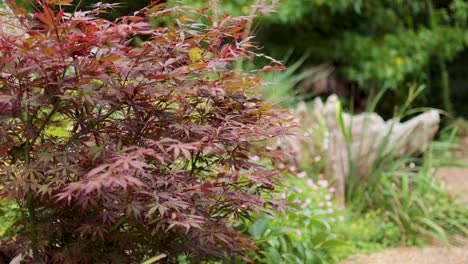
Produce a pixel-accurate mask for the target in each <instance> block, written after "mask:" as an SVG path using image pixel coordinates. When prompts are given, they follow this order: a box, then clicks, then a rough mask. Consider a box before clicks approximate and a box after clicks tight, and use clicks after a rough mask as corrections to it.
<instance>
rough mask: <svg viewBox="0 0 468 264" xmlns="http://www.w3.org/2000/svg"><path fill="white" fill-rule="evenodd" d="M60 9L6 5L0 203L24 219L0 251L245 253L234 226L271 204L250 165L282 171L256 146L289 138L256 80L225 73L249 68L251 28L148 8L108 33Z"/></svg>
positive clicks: (116, 258)
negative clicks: (244, 64)
mask: <svg viewBox="0 0 468 264" xmlns="http://www.w3.org/2000/svg"><path fill="white" fill-rule="evenodd" d="M70 2H71V1H70V0H61V1H60V0H55V1H39V2H38V3H37V4H36V6H38V7H40V8H39V11H36V12H35V13H28V12H27V11H26V10H25V9H23V8H20V7H18V6H16V5H14V4H13V2H12V1H11V2H10V6H11V8H12V9H13V12H14V14H15V19H13V20H11V21H7V20H6V19H7V18H8V16H3V18H2V19H3V21H0V24H2V23H3V24H2V25H3V26H4V27H3V28H6V27H7V25H8V26H11V27H12V28H15V30H13V31H12V30H3V31H1V32H0V142H1V144H0V186H1V187H0V188H1V190H0V195H1V197H3V198H9V199H11V200H16V201H17V202H18V203H19V204H20V206H21V207H22V208H24V214H25V217H24V218H22V219H21V220H20V221H18V223H17V227H18V228H19V230H21V232H20V233H19V234H18V236H17V237H16V238H15V239H13V240H11V241H9V242H8V243H6V244H4V246H5V245H9V246H11V247H12V249H14V250H16V252H17V253H19V252H23V253H25V254H26V255H29V256H30V257H29V258H30V259H31V261H32V262H34V263H38V262H46V263H101V262H102V261H103V260H104V262H106V263H107V262H109V263H114V262H115V263H131V262H134V261H141V260H142V259H144V258H147V257H151V256H153V255H156V254H160V253H164V254H167V255H168V257H167V258H165V260H166V261H167V262H171V261H174V259H176V258H177V256H178V255H180V254H185V255H186V256H188V258H189V259H191V260H195V261H199V260H202V259H213V258H214V259H216V258H222V257H225V256H232V255H236V254H241V253H242V252H243V251H245V250H247V249H251V248H252V243H251V240H250V239H249V238H248V237H246V236H243V235H241V234H239V233H238V232H236V231H235V230H234V228H233V227H232V224H233V220H235V219H240V218H248V217H249V216H250V215H251V214H252V213H255V212H260V211H264V210H267V209H268V208H273V209H278V208H281V203H280V202H278V201H276V200H273V199H266V198H265V197H267V196H266V195H265V194H266V193H269V192H271V191H273V190H274V189H275V186H276V185H277V184H278V174H277V172H275V171H271V170H269V169H267V168H265V167H264V166H262V165H261V164H257V163H256V162H254V161H252V160H249V158H248V157H249V156H252V155H257V156H260V157H263V159H264V160H268V159H270V160H277V159H280V158H282V154H281V152H277V151H275V150H272V149H270V148H268V144H266V142H268V140H269V139H271V138H273V137H276V136H280V135H283V134H285V133H287V130H288V126H290V124H289V121H290V119H289V117H288V115H287V113H285V112H281V111H278V110H275V109H274V106H273V105H271V104H269V103H267V102H264V101H263V100H261V99H260V97H259V94H258V91H257V88H258V87H259V86H260V85H261V78H260V77H259V76H256V75H255V74H249V73H246V72H243V71H236V70H234V69H233V68H234V67H232V66H233V63H234V62H235V61H236V60H238V59H245V58H250V57H252V56H253V53H251V52H250V51H248V49H250V48H251V47H252V43H251V42H250V38H244V37H242V38H241V37H239V36H241V35H242V33H243V32H244V31H245V26H244V25H245V24H246V22H247V21H248V20H250V19H252V17H242V18H232V17H229V16H219V17H220V18H218V19H215V18H214V17H215V16H213V15H210V14H211V13H210V11H209V10H201V11H199V10H191V9H188V8H186V7H176V8H165V9H164V8H162V6H161V5H158V4H156V3H155V4H153V5H151V6H148V7H147V8H145V9H144V10H141V11H139V12H137V13H136V14H135V15H134V16H129V17H123V18H120V19H119V20H117V21H106V20H104V19H100V18H97V16H96V14H98V13H99V12H102V11H103V8H97V9H96V10H94V11H91V12H79V11H77V12H74V13H71V14H70V13H65V12H64V11H63V9H61V6H60V4H67V3H70ZM187 14H191V15H190V16H189V15H187ZM194 15H195V16H194ZM197 16H198V17H200V18H203V19H204V20H205V21H207V23H206V24H200V23H197V22H196V21H195V20H192V19H191V18H192V17H197ZM169 17H170V18H171V19H172V21H175V23H174V25H176V26H165V27H152V26H151V25H150V22H149V21H151V20H160V21H164V20H165V19H166V21H167V19H168V18H169ZM216 17H218V15H216ZM135 37H139V38H142V39H144V40H140V41H139V42H138V41H134V39H135ZM135 43H136V44H135ZM57 131H59V133H57Z"/></svg>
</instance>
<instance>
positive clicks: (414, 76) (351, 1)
mask: <svg viewBox="0 0 468 264" xmlns="http://www.w3.org/2000/svg"><path fill="white" fill-rule="evenodd" d="M182 2H184V3H186V4H190V3H193V2H196V3H199V4H200V3H201V2H203V1H182ZM220 2H222V3H220V4H219V6H220V7H221V8H225V9H227V11H228V12H231V13H233V14H246V13H248V10H251V9H252V5H254V4H255V3H257V2H259V1H256V0H243V1H230V0H224V1H220ZM277 2H278V1H277ZM467 14H468V3H467V2H466V1H463V0H447V1H443V0H437V1H430V0H415V1H394V0H372V1H369V0H357V1H355V0H327V1H323V0H295V1H290V0H284V1H279V7H278V12H277V13H276V14H273V15H271V16H268V17H262V18H259V19H258V20H257V25H256V26H254V28H253V30H254V31H255V33H256V36H257V39H256V41H258V42H260V43H262V46H264V52H265V53H267V54H269V55H272V56H273V57H276V58H278V57H279V58H281V57H282V56H283V54H285V53H286V52H287V51H288V50H290V49H294V52H293V56H292V58H291V60H292V61H294V60H298V59H299V58H301V56H303V55H304V54H308V55H309V56H308V59H307V60H306V62H305V64H320V63H324V62H332V63H333V64H334V65H335V66H337V67H338V68H339V69H340V70H341V71H342V72H343V74H344V76H345V77H346V79H348V80H349V81H351V82H352V83H354V84H355V85H357V86H358V87H359V88H360V89H362V90H364V91H365V92H366V93H370V92H373V91H374V92H375V91H377V90H380V89H388V90H391V92H390V93H388V94H387V97H386V100H384V101H383V102H384V103H383V104H382V105H380V108H381V109H380V110H381V111H383V112H384V114H386V115H387V116H388V115H391V114H392V112H393V109H392V108H393V106H394V105H399V104H401V103H402V102H403V101H404V98H403V97H404V96H405V94H406V90H407V87H408V85H410V84H425V85H426V86H428V89H427V90H426V92H425V94H423V95H422V96H421V97H420V98H419V100H420V101H419V104H424V105H426V106H427V105H431V106H434V107H442V108H444V109H446V110H448V111H452V108H453V107H452V103H451V102H452V101H455V105H456V106H459V105H461V103H460V102H457V100H458V99H457V98H460V97H466V93H468V89H462V88H461V87H455V86H454V85H451V82H450V76H451V74H450V72H452V71H454V70H455V69H454V67H451V66H450V62H452V61H453V60H454V59H455V58H458V57H461V56H466V55H464V53H463V51H464V50H465V49H466V46H467V42H468V32H467V30H466V26H467ZM455 77H457V76H455ZM454 83H455V84H458V83H459V81H458V80H455V82H454ZM450 87H452V88H451V90H453V92H456V93H457V94H456V95H457V96H452V97H450V96H449V92H448V91H449V89H450ZM463 93H464V94H463ZM434 95H437V96H434ZM457 110H458V112H459V114H465V115H468V112H464V111H463V109H461V108H458V107H457Z"/></svg>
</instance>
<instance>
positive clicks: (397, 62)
mask: <svg viewBox="0 0 468 264" xmlns="http://www.w3.org/2000/svg"><path fill="white" fill-rule="evenodd" d="M403 63H405V60H404V59H403V58H402V57H396V58H395V64H396V65H398V66H400V65H402V64H403Z"/></svg>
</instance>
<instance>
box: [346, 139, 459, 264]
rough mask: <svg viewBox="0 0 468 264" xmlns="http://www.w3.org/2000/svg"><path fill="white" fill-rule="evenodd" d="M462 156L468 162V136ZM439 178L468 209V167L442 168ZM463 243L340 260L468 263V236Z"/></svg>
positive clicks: (385, 263) (359, 263) (369, 263)
mask: <svg viewBox="0 0 468 264" xmlns="http://www.w3.org/2000/svg"><path fill="white" fill-rule="evenodd" d="M457 156H458V159H459V161H460V162H461V163H463V164H468V138H465V139H463V140H462V142H461V147H460V151H459V152H458V153H457ZM436 177H437V178H439V179H440V180H441V181H442V183H443V185H444V187H445V188H446V190H447V191H449V192H450V193H452V194H454V195H459V196H460V198H461V200H462V201H463V202H464V203H465V205H467V210H468V168H440V169H439V170H438V171H437V173H436ZM459 242H460V245H459V246H452V247H446V246H444V245H443V244H441V243H437V242H435V243H434V244H433V245H432V246H429V247H424V248H404V247H401V248H394V249H388V250H385V251H382V252H378V253H373V254H371V255H364V254H358V255H354V256H351V257H349V258H348V259H346V260H343V261H341V262H340V264H468V238H460V239H459Z"/></svg>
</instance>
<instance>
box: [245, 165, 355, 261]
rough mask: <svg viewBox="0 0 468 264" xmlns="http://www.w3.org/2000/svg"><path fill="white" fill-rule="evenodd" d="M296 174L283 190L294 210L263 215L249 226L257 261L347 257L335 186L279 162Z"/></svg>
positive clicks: (315, 259) (321, 259) (341, 209)
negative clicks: (335, 199)
mask: <svg viewBox="0 0 468 264" xmlns="http://www.w3.org/2000/svg"><path fill="white" fill-rule="evenodd" d="M279 167H280V169H283V170H291V172H293V173H294V174H295V175H296V177H295V178H292V179H290V180H289V181H288V183H287V184H288V185H290V186H293V187H292V188H290V189H288V190H287V191H285V192H284V193H282V196H283V197H287V198H288V200H289V201H290V204H291V205H293V206H294V210H292V211H289V212H288V213H287V214H286V215H275V216H264V217H261V218H259V219H258V220H257V221H256V222H254V223H253V224H252V225H251V226H250V227H249V234H250V235H251V236H252V237H253V238H254V239H255V240H256V244H257V246H258V247H259V249H258V250H257V251H256V254H255V255H254V257H253V258H254V259H255V260H256V261H257V262H258V263H304V264H305V263H307V264H308V263H311V264H313V263H330V262H336V261H337V260H339V259H341V258H343V257H345V255H343V252H347V250H346V248H347V247H348V245H347V244H346V243H345V242H344V241H343V240H342V237H340V236H339V234H337V233H336V231H337V229H336V228H335V227H334V225H336V224H337V223H338V222H343V221H344V220H345V219H344V212H343V208H339V207H338V206H337V204H336V202H335V201H334V197H333V195H334V192H335V190H334V188H333V187H330V186H329V183H328V181H327V180H324V179H321V178H320V179H315V180H314V179H313V178H314V177H312V176H310V175H307V173H306V172H305V171H300V172H298V173H297V172H296V168H295V167H294V166H290V167H289V168H287V166H285V165H283V164H280V165H279Z"/></svg>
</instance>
